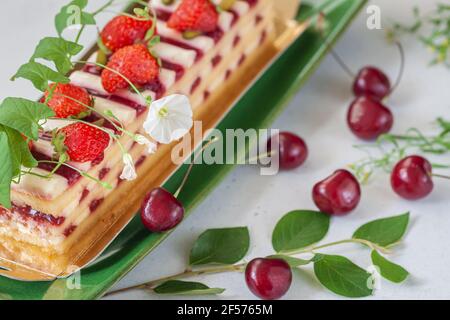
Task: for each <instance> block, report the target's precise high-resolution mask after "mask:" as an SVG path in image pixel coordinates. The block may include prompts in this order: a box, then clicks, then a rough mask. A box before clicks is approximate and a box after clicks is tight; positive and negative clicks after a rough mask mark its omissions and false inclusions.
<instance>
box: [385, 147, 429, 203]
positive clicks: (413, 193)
mask: <svg viewBox="0 0 450 320" xmlns="http://www.w3.org/2000/svg"><path fill="white" fill-rule="evenodd" d="M391 186H392V189H393V190H394V191H395V193H397V194H398V195H399V196H400V197H402V198H405V199H408V200H417V199H421V198H424V197H426V196H428V195H429V194H430V193H431V191H433V187H434V184H433V178H432V166H431V163H430V162H429V161H428V160H427V159H425V158H423V157H420V156H410V157H407V158H405V159H403V160H401V161H400V162H399V163H397V165H396V166H395V167H394V170H393V171H392V174H391Z"/></svg>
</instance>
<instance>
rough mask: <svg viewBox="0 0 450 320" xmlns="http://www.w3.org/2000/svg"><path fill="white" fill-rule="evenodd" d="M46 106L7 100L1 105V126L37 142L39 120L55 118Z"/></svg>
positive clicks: (28, 101)
mask: <svg viewBox="0 0 450 320" xmlns="http://www.w3.org/2000/svg"><path fill="white" fill-rule="evenodd" d="M54 115H55V113H54V112H53V111H52V110H51V109H50V108H49V107H47V106H46V105H45V104H42V103H39V102H35V101H30V100H26V99H23V98H6V99H5V100H4V101H3V103H2V104H1V105H0V124H2V125H4V126H6V127H9V128H12V129H15V130H17V131H18V132H21V133H23V134H24V135H25V136H26V137H27V138H30V139H33V140H37V138H38V129H39V120H42V119H47V118H49V117H52V116H54Z"/></svg>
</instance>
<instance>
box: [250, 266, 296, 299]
mask: <svg viewBox="0 0 450 320" xmlns="http://www.w3.org/2000/svg"><path fill="white" fill-rule="evenodd" d="M245 281H246V282H247V286H248V287H249V289H250V290H251V291H252V292H253V294H255V295H256V296H258V297H260V298H261V299H264V300H275V299H280V298H281V297H282V296H284V295H285V294H286V292H287V291H288V290H289V288H290V287H291V283H292V271H291V268H290V267H289V265H288V264H287V263H286V261H284V260H281V259H267V258H258V259H254V260H252V261H250V262H249V263H248V265H247V268H246V269H245Z"/></svg>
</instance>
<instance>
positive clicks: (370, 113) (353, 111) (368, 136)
mask: <svg viewBox="0 0 450 320" xmlns="http://www.w3.org/2000/svg"><path fill="white" fill-rule="evenodd" d="M347 124H348V126H349V127H350V129H351V130H352V132H353V133H354V134H355V135H356V136H357V137H359V138H361V139H364V140H374V139H376V138H378V137H379V136H380V135H381V134H383V133H387V132H389V131H390V130H391V128H392V125H393V124H394V116H393V115H392V112H391V111H390V110H389V109H388V108H386V107H385V106H384V105H383V104H382V103H381V102H380V101H377V100H374V99H373V98H372V97H371V96H368V95H363V96H360V97H358V98H356V99H355V100H354V101H353V103H352V104H351V105H350V109H349V110H348V113H347Z"/></svg>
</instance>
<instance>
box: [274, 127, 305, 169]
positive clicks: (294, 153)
mask: <svg viewBox="0 0 450 320" xmlns="http://www.w3.org/2000/svg"><path fill="white" fill-rule="evenodd" d="M272 142H273V143H275V144H276V143H278V146H279V148H278V154H279V159H280V168H281V169H284V170H291V169H295V168H298V167H300V166H301V165H302V164H303V163H304V162H305V161H306V158H307V157H308V146H307V145H306V143H305V141H304V140H303V139H302V138H300V137H299V136H298V135H296V134H294V133H291V132H280V133H279V134H278V135H274V136H273V137H271V138H270V139H269V140H268V141H267V152H269V153H270V152H271V151H272Z"/></svg>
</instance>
